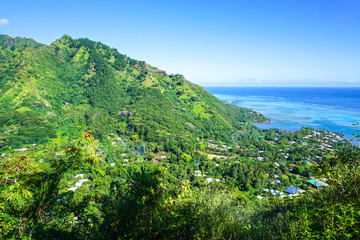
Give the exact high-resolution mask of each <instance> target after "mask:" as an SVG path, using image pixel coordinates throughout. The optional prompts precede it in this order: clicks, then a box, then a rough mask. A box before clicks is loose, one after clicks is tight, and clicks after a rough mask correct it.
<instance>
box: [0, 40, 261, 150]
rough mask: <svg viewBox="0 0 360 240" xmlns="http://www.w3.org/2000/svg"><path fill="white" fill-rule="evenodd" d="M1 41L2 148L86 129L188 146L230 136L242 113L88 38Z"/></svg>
mask: <svg viewBox="0 0 360 240" xmlns="http://www.w3.org/2000/svg"><path fill="white" fill-rule="evenodd" d="M0 47H1V48H0V51H1V59H0V93H1V95H0V126H2V127H3V129H4V130H5V131H6V130H10V132H9V133H8V134H6V135H4V134H2V136H0V139H1V142H0V147H4V146H12V147H18V146H20V145H21V144H25V143H40V142H47V141H49V138H53V137H55V136H56V135H59V134H63V135H64V134H65V135H69V136H70V137H71V136H72V135H74V134H75V135H77V134H78V133H79V132H80V131H87V132H90V133H92V134H94V135H95V136H97V137H100V138H106V136H107V135H108V134H109V133H110V132H119V133H125V132H126V133H128V134H130V135H134V139H138V138H141V139H146V140H148V141H150V142H156V143H158V144H160V145H163V143H164V142H166V141H165V140H167V141H171V140H176V143H177V144H181V145H182V146H172V148H178V147H182V148H184V147H185V145H184V142H185V141H186V142H191V139H193V138H194V136H195V135H196V136H204V137H210V136H221V135H223V136H224V135H226V134H227V133H228V132H229V131H230V130H231V129H234V128H233V127H234V126H235V125H236V124H237V122H238V121H237V117H240V115H241V114H238V113H235V112H234V111H232V110H230V109H229V108H228V107H227V106H225V105H224V104H223V103H222V102H220V101H219V100H218V99H216V98H215V97H213V96H212V95H210V94H208V93H207V92H206V90H205V89H204V88H202V87H200V86H197V85H195V84H192V83H190V82H189V81H187V80H185V79H184V77H183V76H182V75H168V74H166V73H165V72H164V71H162V70H159V69H157V68H155V67H152V66H150V65H148V64H146V63H145V62H143V61H136V60H134V59H131V58H129V57H127V56H125V55H123V54H120V53H119V52H118V51H117V50H116V49H113V48H110V47H108V46H106V45H104V44H102V43H99V42H94V41H91V40H89V39H77V40H74V39H72V38H71V37H69V36H66V35H65V36H64V37H62V38H61V39H59V40H57V41H55V42H53V43H52V44H51V45H49V46H47V45H42V44H38V43H36V42H35V41H34V40H31V39H25V38H15V39H13V38H10V37H8V36H4V35H1V37H0ZM258 118H260V119H261V117H258ZM256 120H258V119H256ZM191 147H192V146H190V148H191Z"/></svg>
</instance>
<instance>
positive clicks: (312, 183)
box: [307, 180, 326, 189]
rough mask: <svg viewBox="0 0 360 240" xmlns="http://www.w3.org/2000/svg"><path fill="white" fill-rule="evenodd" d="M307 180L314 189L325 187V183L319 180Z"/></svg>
mask: <svg viewBox="0 0 360 240" xmlns="http://www.w3.org/2000/svg"><path fill="white" fill-rule="evenodd" d="M307 182H308V183H309V184H310V185H311V186H312V187H314V188H316V189H318V188H321V187H326V185H325V184H323V183H321V182H319V181H316V180H308V181H307Z"/></svg>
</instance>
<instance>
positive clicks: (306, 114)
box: [206, 87, 360, 143]
mask: <svg viewBox="0 0 360 240" xmlns="http://www.w3.org/2000/svg"><path fill="white" fill-rule="evenodd" d="M206 90H207V91H208V92H209V93H211V94H213V95H214V96H216V97H217V98H218V99H220V100H224V101H229V102H231V103H232V104H235V105H238V106H240V107H245V108H251V109H254V110H255V111H257V112H260V113H262V114H263V115H264V116H265V117H267V118H268V119H270V121H271V123H268V124H256V125H257V126H258V127H261V128H279V129H283V130H286V131H296V130H298V129H300V128H301V127H302V126H306V127H312V128H316V129H326V130H329V131H332V132H339V133H343V134H344V135H345V138H347V139H353V134H354V133H360V132H357V130H360V126H354V125H353V124H356V123H357V122H358V121H359V119H360V88H313V87H311V88H310V87H307V88H301V87H292V88H291V87H206ZM354 142H357V143H359V141H358V139H354Z"/></svg>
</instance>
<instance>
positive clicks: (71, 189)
mask: <svg viewBox="0 0 360 240" xmlns="http://www.w3.org/2000/svg"><path fill="white" fill-rule="evenodd" d="M76 189H77V187H71V188H69V189H68V191H73V192H75V190H76Z"/></svg>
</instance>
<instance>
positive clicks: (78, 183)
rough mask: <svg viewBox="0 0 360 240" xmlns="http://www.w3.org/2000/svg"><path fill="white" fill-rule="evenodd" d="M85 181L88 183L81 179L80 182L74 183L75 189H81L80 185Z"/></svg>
mask: <svg viewBox="0 0 360 240" xmlns="http://www.w3.org/2000/svg"><path fill="white" fill-rule="evenodd" d="M87 181H90V180H89V179H81V180H79V182H77V183H75V187H81V185H82V184H83V183H84V182H87Z"/></svg>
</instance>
